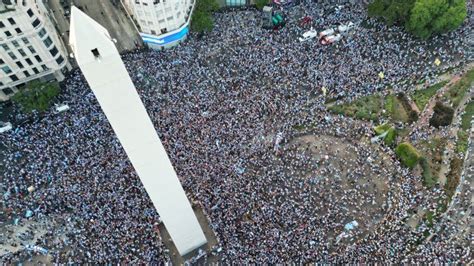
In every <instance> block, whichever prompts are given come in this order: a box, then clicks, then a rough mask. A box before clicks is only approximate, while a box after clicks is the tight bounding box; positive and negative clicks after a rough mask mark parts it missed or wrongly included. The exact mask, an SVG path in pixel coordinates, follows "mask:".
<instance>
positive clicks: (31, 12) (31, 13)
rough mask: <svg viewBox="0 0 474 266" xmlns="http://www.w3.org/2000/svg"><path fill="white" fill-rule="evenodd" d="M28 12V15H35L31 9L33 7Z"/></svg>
mask: <svg viewBox="0 0 474 266" xmlns="http://www.w3.org/2000/svg"><path fill="white" fill-rule="evenodd" d="M26 13H28V16H30V17H32V16H33V15H34V13H33V11H31V8H30V9H28V11H26Z"/></svg>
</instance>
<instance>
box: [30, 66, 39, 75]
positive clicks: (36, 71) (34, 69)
mask: <svg viewBox="0 0 474 266" xmlns="http://www.w3.org/2000/svg"><path fill="white" fill-rule="evenodd" d="M32 69H33V71H34V72H35V74H38V73H40V72H39V70H38V69H37V68H36V67H34V68H32Z"/></svg>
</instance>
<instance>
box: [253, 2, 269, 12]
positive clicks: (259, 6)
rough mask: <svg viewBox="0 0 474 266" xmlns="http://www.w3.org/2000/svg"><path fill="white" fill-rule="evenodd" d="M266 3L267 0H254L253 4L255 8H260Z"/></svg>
mask: <svg viewBox="0 0 474 266" xmlns="http://www.w3.org/2000/svg"><path fill="white" fill-rule="evenodd" d="M267 4H268V0H255V6H256V7H257V9H260V10H262V9H263V7H264V6H266V5H267Z"/></svg>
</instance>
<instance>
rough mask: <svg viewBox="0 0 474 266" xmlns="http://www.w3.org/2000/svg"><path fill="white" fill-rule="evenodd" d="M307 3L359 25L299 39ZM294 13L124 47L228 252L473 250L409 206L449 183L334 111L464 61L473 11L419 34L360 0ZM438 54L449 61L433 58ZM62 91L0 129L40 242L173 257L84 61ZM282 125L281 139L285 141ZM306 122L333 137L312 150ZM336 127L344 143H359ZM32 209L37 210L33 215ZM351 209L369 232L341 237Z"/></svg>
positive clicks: (298, 254) (325, 259)
mask: <svg viewBox="0 0 474 266" xmlns="http://www.w3.org/2000/svg"><path fill="white" fill-rule="evenodd" d="M301 8H302V9H303V10H304V14H306V15H313V17H315V18H316V19H315V21H314V22H313V23H314V26H315V27H317V28H318V29H324V28H326V27H330V26H334V25H336V23H347V22H348V21H352V22H354V23H356V24H357V25H358V27H357V28H356V29H354V30H353V32H352V34H350V35H349V36H345V37H344V39H343V40H342V41H341V42H339V43H337V44H335V45H331V46H321V45H319V44H317V43H316V42H314V41H309V42H305V43H300V42H299V41H298V40H297V37H298V35H299V34H302V32H304V30H303V29H301V28H299V26H298V23H297V19H298V17H297V16H296V15H295V14H294V13H295V12H297V11H298V12H300V10H298V9H301ZM285 12H286V14H287V16H288V18H289V22H288V23H287V27H285V28H283V29H282V30H280V31H268V30H265V29H262V28H261V27H260V25H261V24H260V23H261V17H260V16H261V14H260V13H259V12H257V11H255V10H244V11H228V12H226V13H217V14H216V15H215V23H216V25H215V27H214V30H213V31H212V32H211V33H209V34H206V35H204V36H190V37H189V38H188V40H187V41H186V42H185V43H184V44H182V45H181V46H179V47H176V48H173V49H170V50H166V51H163V52H155V51H149V50H138V51H133V52H130V53H128V54H125V55H124V56H123V60H124V62H125V64H126V67H127V69H128V70H129V73H130V75H131V77H132V80H133V81H134V82H135V85H136V87H137V90H138V92H139V94H140V96H141V98H142V100H143V102H144V104H145V106H146V108H147V111H148V113H149V115H150V117H151V119H152V121H153V123H154V125H155V127H156V129H157V132H158V134H159V136H160V138H161V140H162V142H163V145H164V146H165V148H166V150H167V151H168V154H169V156H170V159H171V161H172V163H173V165H174V167H175V169H176V171H177V173H178V176H179V178H180V179H181V182H182V184H183V187H184V188H185V190H186V192H187V194H188V196H189V197H190V198H191V199H192V202H193V203H194V204H196V205H198V206H200V207H201V208H203V210H204V211H205V213H206V214H207V215H208V219H209V224H210V226H211V228H212V229H213V230H214V232H215V234H216V237H217V239H218V241H219V245H220V246H221V247H222V252H221V253H220V254H219V258H220V259H221V260H223V261H225V262H229V263H230V262H234V263H236V262H238V263H257V262H258V263H282V262H321V263H363V262H390V263H399V262H401V261H404V260H406V258H407V257H408V256H410V258H411V259H412V260H411V261H413V262H434V261H436V260H438V261H441V262H451V263H453V262H460V263H463V262H467V259H466V257H465V253H466V249H467V247H462V248H461V249H459V248H458V246H456V245H441V244H440V246H436V248H440V249H443V250H446V252H448V251H449V254H452V255H450V256H449V257H448V256H446V257H439V258H437V257H436V256H435V255H433V254H436V253H433V252H421V251H419V250H418V249H416V247H417V245H418V244H419V243H417V240H419V239H420V238H421V237H422V235H423V233H424V231H423V230H422V229H425V228H424V226H423V225H422V226H420V228H417V229H412V228H410V227H409V226H407V225H406V220H407V218H408V217H409V216H410V215H411V214H412V213H413V212H414V211H416V210H417V209H418V206H424V207H425V208H426V209H429V208H432V204H433V199H434V198H437V197H440V196H442V195H443V191H442V190H441V189H433V190H432V191H427V190H426V189H424V188H423V187H422V186H421V185H420V183H421V182H420V177H419V176H414V175H413V174H412V173H411V172H410V171H409V170H408V169H405V168H403V167H402V166H401V165H400V164H399V163H398V162H397V161H396V160H395V155H394V154H393V152H392V151H391V150H390V149H388V148H384V147H382V146H378V148H376V146H377V145H375V146H374V145H369V144H364V143H365V142H364V141H365V139H366V138H368V137H369V136H370V134H371V128H372V126H373V125H372V124H370V123H362V122H357V121H354V120H352V119H350V118H345V117H339V116H334V115H332V114H330V113H328V112H327V111H326V108H325V107H324V101H325V100H326V99H328V98H334V99H336V100H337V101H351V100H352V99H354V98H357V97H359V96H362V95H367V94H372V93H376V92H382V93H384V91H385V89H386V88H387V87H388V86H391V87H392V88H393V89H394V90H396V91H409V90H411V89H412V88H413V84H415V83H418V82H419V81H420V80H426V81H430V80H434V79H435V78H436V76H437V74H439V73H441V72H443V71H444V70H446V69H448V68H453V67H457V66H459V65H462V64H463V63H465V61H466V58H467V56H468V55H467V54H466V53H467V52H468V51H469V50H468V49H467V47H466V46H467V44H466V43H465V42H464V41H463V38H462V36H463V35H465V34H467V33H468V31H469V30H468V29H469V28H471V27H472V25H464V26H463V27H462V28H460V29H458V30H456V31H455V32H452V33H450V34H447V35H445V36H440V37H435V38H433V39H431V40H429V41H420V40H417V39H414V38H413V37H411V36H410V35H409V34H407V33H405V32H404V31H403V30H402V29H401V28H397V27H391V28H389V27H386V26H384V25H383V24H381V23H379V22H376V21H374V20H372V19H367V18H366V17H365V11H364V10H363V8H362V7H361V6H358V5H352V6H347V7H346V8H344V9H343V10H341V11H340V12H332V13H330V14H328V15H326V16H324V19H323V18H318V17H319V16H318V14H319V13H320V7H318V6H317V5H304V6H300V7H295V8H293V9H287V10H285ZM437 57H439V58H440V60H441V61H442V65H441V66H440V67H436V66H435V65H434V64H433V61H434V59H435V58H437ZM381 71H382V72H384V75H385V77H384V79H380V77H379V76H378V73H379V72H381ZM322 87H326V88H328V95H327V96H326V97H324V96H323V95H322V92H321V88H322ZM63 99H64V102H66V103H68V104H69V105H70V107H71V110H70V111H68V112H65V113H62V114H57V115H55V114H49V115H47V116H46V117H44V118H42V119H41V120H40V121H38V122H36V123H31V124H25V125H23V126H21V127H19V128H17V129H16V130H15V131H12V132H11V133H8V134H3V135H0V143H2V145H3V146H5V149H4V150H3V151H2V153H3V155H4V156H5V157H4V160H3V163H2V164H3V166H2V165H0V167H3V168H4V169H3V173H1V174H0V176H1V179H0V185H1V188H0V191H2V193H3V197H4V207H5V213H6V214H7V215H8V216H9V217H10V218H11V219H14V218H16V217H22V219H23V220H24V219H29V220H33V221H35V220H36V221H40V220H41V221H47V222H48V223H49V225H48V228H47V233H46V234H45V236H43V237H42V238H40V239H39V240H38V241H37V243H35V244H37V245H38V246H42V247H45V248H47V249H48V250H49V252H50V254H51V255H52V257H53V259H54V262H58V263H67V262H74V263H88V262H89V263H106V262H122V263H163V262H166V261H169V260H170V258H169V254H168V252H167V250H166V248H165V247H164V245H163V243H162V241H161V239H160V235H159V231H158V229H157V228H158V225H159V223H160V220H159V215H158V214H157V213H156V211H155V210H154V208H153V205H152V203H151V201H150V200H149V198H148V196H147V194H146V192H145V190H144V188H143V186H142V184H141V182H140V180H139V178H138V177H137V175H136V173H135V172H134V169H133V167H132V166H131V164H130V163H129V161H128V159H127V156H126V154H125V153H124V151H123V150H122V148H121V145H120V143H119V142H118V140H117V138H116V137H115V135H114V133H113V130H112V128H111V127H110V125H109V124H108V122H107V119H106V117H105V116H104V114H103V113H102V111H101V109H100V106H99V105H98V103H97V101H96V99H95V97H94V95H93V94H92V92H91V90H90V89H89V88H88V85H87V83H86V81H85V79H84V78H83V76H82V75H81V73H80V71H78V70H75V71H73V72H72V73H71V74H70V76H69V77H68V78H67V80H66V82H65V91H64V96H63ZM301 125H304V126H305V127H304V129H299V126H301ZM310 125H311V126H310ZM278 133H282V136H283V141H282V143H281V147H280V148H279V149H278V152H275V149H274V139H275V136H276V135H277V134H278ZM304 135H314V136H319V135H320V136H329V137H328V138H327V141H325V142H324V141H323V142H321V144H320V145H316V147H306V149H305V148H304V147H305V145H307V144H301V143H300V144H297V143H294V141H295V139H298V138H299V137H301V136H304ZM316 139H317V138H316ZM329 140H332V141H333V142H334V141H336V142H337V141H340V142H341V143H346V144H344V145H346V146H344V145H342V146H341V147H343V148H344V149H345V148H346V147H347V150H346V151H344V150H338V149H334V147H331V146H332V145H333V144H334V143H332V142H331V141H329ZM308 145H309V144H308ZM310 146H311V145H310ZM301 147H303V150H301V149H302V148H301ZM341 149H342V148H341ZM348 151H351V152H348ZM315 154H318V155H317V156H316V155H315ZM325 155H327V156H328V157H329V158H328V159H326V157H325ZM314 156H316V157H318V156H319V157H318V158H316V157H314ZM368 158H371V160H369V159H368ZM345 159H347V160H345ZM375 177H376V178H375ZM31 186H32V187H34V191H28V188H29V187H31ZM27 211H33V213H34V215H33V216H32V217H30V218H24V213H25V212H27ZM364 217H365V218H364ZM372 218H373V219H372ZM353 219H356V220H358V222H360V227H359V229H355V230H359V231H357V232H354V233H352V235H351V236H350V237H349V239H343V240H341V241H336V238H337V236H338V235H339V234H340V233H341V232H343V230H344V229H343V228H344V224H345V223H347V222H350V221H351V220H353ZM364 219H365V220H364ZM60 228H62V229H63V230H61V231H60V232H59V231H58V230H59V229H60ZM64 228H66V229H64ZM429 230H432V229H429ZM443 243H444V242H443ZM413 252H415V253H416V255H413ZM468 252H469V251H468ZM21 256H24V254H23V253H21V252H20V253H15V254H8V255H4V256H3V257H1V258H0V261H1V262H2V263H12V262H16V261H18V260H19V258H20V257H21ZM444 258H447V259H446V260H445V259H444Z"/></svg>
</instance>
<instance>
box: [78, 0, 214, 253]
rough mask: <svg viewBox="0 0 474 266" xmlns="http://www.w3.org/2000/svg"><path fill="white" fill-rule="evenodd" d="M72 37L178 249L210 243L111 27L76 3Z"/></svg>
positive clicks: (85, 71) (83, 68) (80, 61)
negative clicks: (98, 21)
mask: <svg viewBox="0 0 474 266" xmlns="http://www.w3.org/2000/svg"><path fill="white" fill-rule="evenodd" d="M69 43H70V45H71V48H72V50H73V53H74V56H75V58H76V61H77V63H78V65H79V68H80V69H81V71H82V73H83V74H84V76H85V78H86V80H87V82H88V83H89V86H90V88H91V89H92V91H93V92H94V94H95V96H96V98H97V100H98V101H99V104H100V106H101V107H102V110H103V111H104V113H105V115H106V116H107V119H108V121H109V123H110V125H111V126H112V128H113V130H114V132H115V134H116V135H117V137H118V139H119V140H120V143H121V144H122V146H123V148H124V149H125V152H126V153H127V155H128V158H129V159H130V161H131V162H132V165H133V167H134V168H135V170H136V171H137V174H138V176H139V177H140V179H141V181H142V183H143V185H144V186H145V189H146V191H147V192H148V195H149V196H150V198H151V200H152V202H153V204H154V205H155V208H156V210H157V211H158V214H159V215H160V217H161V219H162V220H163V223H164V224H165V227H166V229H167V230H168V232H169V233H170V235H171V238H172V239H173V242H174V244H175V245H176V248H177V249H178V252H179V253H180V254H181V255H185V254H187V253H189V252H190V251H192V250H194V249H196V248H198V247H200V246H202V245H204V244H206V242H207V241H206V237H205V236H204V233H203V231H202V229H201V226H200V225H199V222H198V221H197V218H196V216H195V215H194V212H193V210H192V208H191V204H190V203H189V201H188V199H187V197H186V194H185V193H184V190H183V188H182V186H181V184H180V182H179V179H178V177H177V175H176V172H175V171H174V168H173V166H172V164H171V162H170V160H169V158H168V155H167V153H166V151H165V149H164V147H163V145H162V144H161V141H160V139H159V137H158V134H157V133H156V130H155V128H154V127H153V124H152V122H151V120H150V117H149V116H148V113H147V112H146V110H145V106H143V103H142V101H141V100H140V97H139V96H138V93H137V91H136V89H135V86H134V85H133V83H132V80H131V79H130V76H129V75H128V72H127V70H126V69H125V66H124V64H123V61H122V59H121V58H120V55H119V53H118V51H117V49H116V47H115V45H114V42H113V40H112V39H111V37H110V35H109V33H108V31H107V30H106V29H105V28H104V27H102V26H101V25H99V24H98V23H97V22H96V21H94V20H93V19H92V18H90V17H88V16H87V15H86V14H84V13H83V12H82V11H80V10H79V9H77V8H76V7H74V6H73V7H72V11H71V28H70V35H69Z"/></svg>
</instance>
